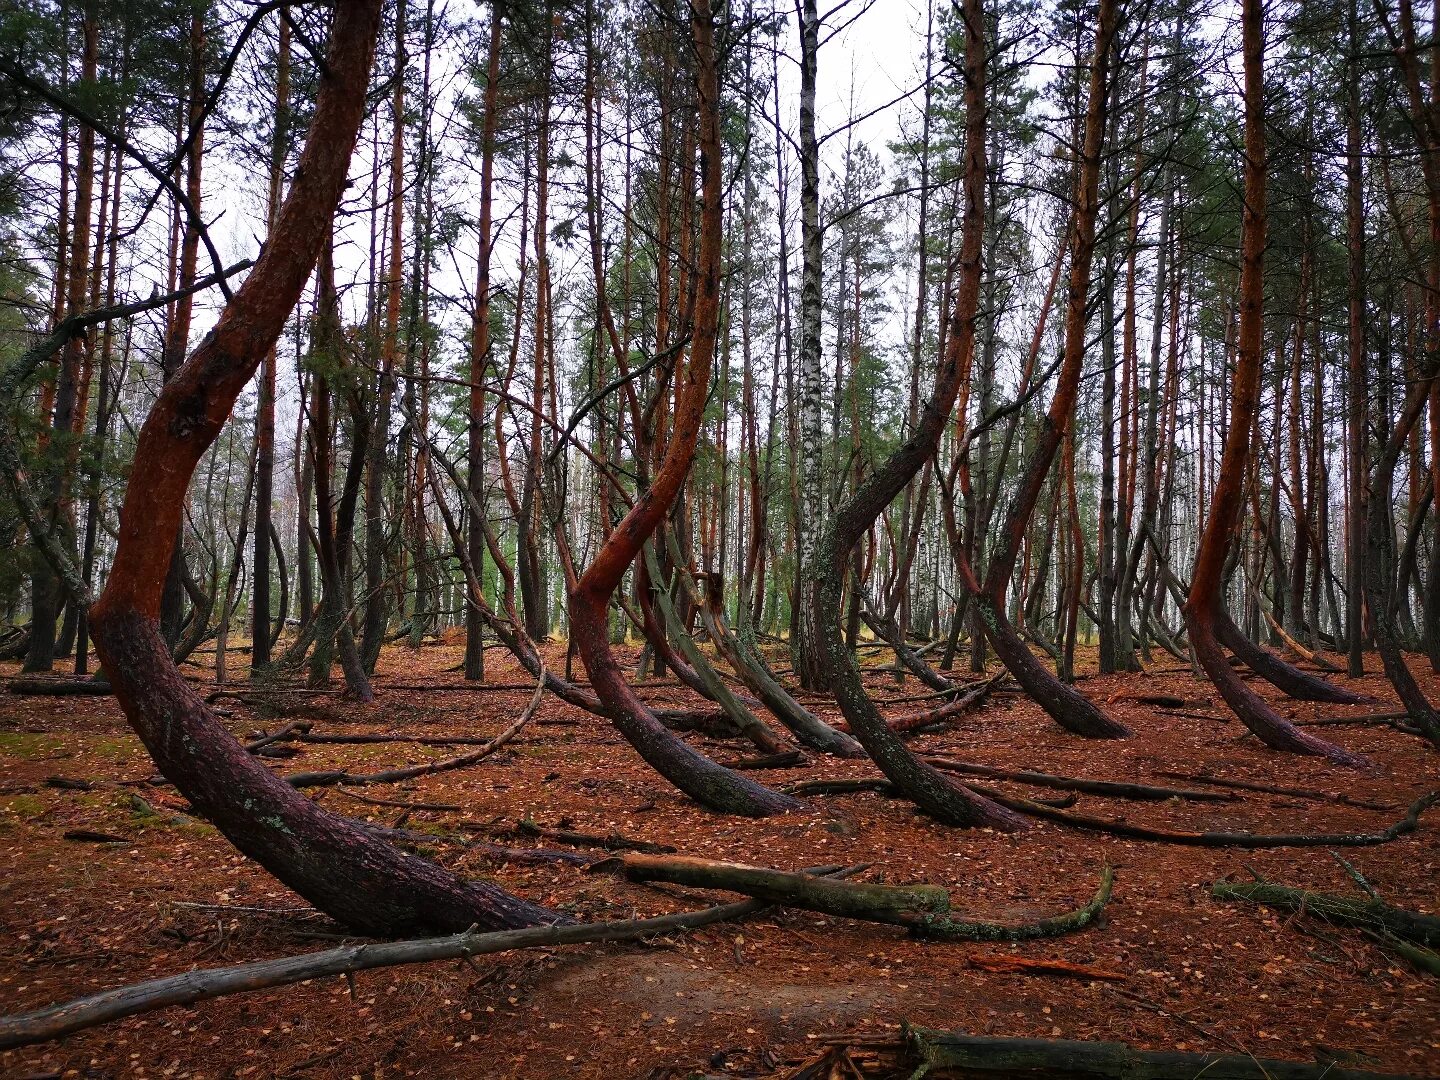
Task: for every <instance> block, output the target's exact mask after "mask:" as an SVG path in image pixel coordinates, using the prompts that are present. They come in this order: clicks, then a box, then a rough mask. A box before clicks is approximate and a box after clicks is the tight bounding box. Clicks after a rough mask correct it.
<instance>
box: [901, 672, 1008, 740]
mask: <svg viewBox="0 0 1440 1080" xmlns="http://www.w3.org/2000/svg"><path fill="white" fill-rule="evenodd" d="M1009 674H1010V673H1009V672H1008V671H1002V672H1000V673H999V674H998V675H992V676H990V678H988V679H985V680H984V681H983V682H979V683H975V684H973V685H972V686H971V688H970V689H969V690H967V691H966V692H965V693H963V694H961V695H960V696H959V697H957V698H956V699H955V700H954V701H947V702H946V703H945V704H944V705H937V706H936V707H935V708H933V709H921V710H919V711H918V712H909V713H904V714H902V715H900V716H892V717H890V718H889V719H888V720H886V721H885V723H886V725H887V726H888V727H889V728H890V730H891V731H896V732H905V731H914V730H916V729H917V728H923V727H929V726H930V725H931V724H938V723H942V722H943V721H945V720H950V719H953V718H954V717H956V716H959V715H960V714H961V713H963V712H965V711H966V710H968V709H970V708H971V707H972V706H974V705H978V704H979V703H980V702H982V701H984V700H985V699H986V698H988V697H989V696H990V693H991V691H993V690H994V689H995V686H996V684H997V683H999V682H1001V681H1002V680H1004V679H1005V678H1007V677H1008V676H1009ZM963 688H964V687H963V684H960V685H957V686H956V690H960V689H963Z"/></svg>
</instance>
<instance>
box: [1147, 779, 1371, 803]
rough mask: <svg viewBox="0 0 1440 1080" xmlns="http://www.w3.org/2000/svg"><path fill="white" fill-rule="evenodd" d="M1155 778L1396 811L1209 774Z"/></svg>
mask: <svg viewBox="0 0 1440 1080" xmlns="http://www.w3.org/2000/svg"><path fill="white" fill-rule="evenodd" d="M1156 775H1157V776H1163V777H1166V778H1167V779H1170V780H1187V781H1189V782H1190V783H1194V784H1212V785H1214V786H1215V787H1228V788H1237V789H1239V790H1240V791H1258V792H1260V793H1261V794H1264V795H1287V796H1289V797H1290V798H1294V799H1311V800H1315V801H1319V802H1333V803H1341V804H1342V805H1345V806H1358V807H1360V808H1361V809H1362V810H1385V811H1390V810H1394V809H1396V807H1395V804H1394V803H1382V802H1375V801H1373V800H1371V799H1356V798H1354V797H1352V796H1350V795H1334V794H1331V793H1330V792H1328V791H1316V790H1314V789H1313V788H1293V787H1281V786H1279V785H1277V784H1258V783H1256V782H1255V781H1253V780H1231V779H1228V778H1226V777H1224V776H1214V775H1212V774H1210V773H1186V772H1168V771H1167V772H1161V773H1157V774H1156Z"/></svg>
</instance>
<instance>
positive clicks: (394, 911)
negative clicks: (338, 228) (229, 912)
mask: <svg viewBox="0 0 1440 1080" xmlns="http://www.w3.org/2000/svg"><path fill="white" fill-rule="evenodd" d="M380 8H381V0H346V2H342V3H339V4H337V5H336V11H335V21H334V26H333V29H332V31H331V42H330V49H329V56H328V58H327V65H326V66H327V69H328V74H327V75H326V76H325V77H324V78H323V79H322V80H321V83H320V92H319V95H318V99H317V103H316V109H315V116H314V120H313V122H312V126H311V131H310V135H309V137H308V139H307V141H306V146H305V150H304V152H303V154H302V155H301V158H300V163H299V167H298V169H297V170H296V174H295V182H294V185H293V186H292V188H291V190H290V193H289V195H288V196H287V198H286V200H285V203H284V205H283V206H282V207H281V210H280V213H279V215H278V217H277V220H276V226H275V232H274V236H275V239H274V240H273V241H272V242H271V243H270V244H268V245H267V246H266V247H265V249H264V251H263V252H262V254H261V256H260V258H259V259H258V260H257V262H256V265H255V268H254V270H253V271H251V274H250V276H249V278H248V279H247V280H246V281H245V283H244V284H243V285H242V286H241V287H240V288H239V289H238V290H237V291H236V292H235V295H234V298H233V299H232V300H231V301H230V302H229V303H228V304H227V305H226V307H225V310H224V311H223V312H222V313H221V315H220V319H219V322H218V323H217V324H216V326H215V329H214V330H212V331H211V333H210V334H209V336H208V337H206V339H205V341H204V343H203V344H202V345H201V346H200V347H199V348H198V349H197V350H196V351H195V353H194V355H193V356H191V358H190V360H189V361H188V362H187V363H186V364H185V365H184V366H183V367H182V368H180V370H179V371H178V372H176V374H175V376H174V377H173V378H172V379H170V381H169V382H168V383H167V384H166V385H165V387H164V389H163V390H162V391H161V394H160V397H159V398H158V399H157V401H156V403H155V407H154V408H153V409H152V410H151V412H150V415H149V416H148V417H147V418H146V420H145V424H144V426H143V427H142V428H141V431H140V437H139V441H138V443H137V447H136V453H135V468H134V475H136V476H139V477H144V480H145V482H144V483H142V484H132V485H130V486H129V487H128V488H127V490H126V493H125V503H124V506H123V508H122V510H121V512H120V534H119V543H118V545H117V548H116V552H115V561H114V566H113V569H112V571H111V574H110V579H109V582H108V584H107V586H106V589H105V592H104V593H103V594H102V595H101V597H100V599H99V600H98V601H96V603H95V605H94V606H93V607H92V608H91V610H90V624H91V627H92V629H93V631H94V635H95V645H96V649H97V650H98V651H99V653H100V656H101V659H102V660H103V662H104V664H105V669H106V671H107V672H108V673H109V675H110V681H111V685H112V686H113V688H114V690H115V696H116V698H117V700H118V701H119V702H120V706H121V708H122V709H123V710H124V712H125V715H126V717H127V718H128V720H129V721H130V724H131V726H132V727H134V729H135V731H136V732H137V734H139V736H140V738H141V739H142V741H143V742H144V743H145V746H146V748H147V749H148V750H149V751H150V753H151V756H152V757H154V759H155V762H156V764H157V765H158V766H159V767H160V771H161V772H162V773H164V774H165V776H166V777H167V778H168V779H169V780H171V781H172V782H173V783H174V784H175V786H176V788H177V789H178V790H179V791H180V792H181V794H183V795H184V796H185V797H186V798H187V799H189V800H190V802H191V803H192V804H193V805H194V806H195V808H196V809H197V810H198V811H199V812H200V813H202V814H203V815H205V816H206V817H207V818H208V819H209V820H211V821H212V822H214V824H215V825H216V827H217V828H219V829H220V831H221V832H222V833H224V834H225V836H226V837H228V838H229V839H230V841H231V842H232V843H234V844H235V846H236V847H238V848H239V849H240V850H241V851H242V852H244V853H245V854H246V855H249V856H250V857H252V858H254V859H255V860H256V861H257V862H259V863H260V864H261V865H263V866H264V867H265V868H266V869H267V870H269V871H270V872H271V873H273V874H274V875H275V876H276V877H278V878H279V879H280V880H281V881H283V882H284V883H285V884H286V885H288V886H290V887H291V888H293V889H294V890H295V891H296V892H298V893H300V895H302V896H304V897H305V898H306V899H308V900H310V901H311V902H312V903H314V904H315V905H316V906H317V907H319V908H320V909H321V910H323V911H325V912H326V913H328V914H330V915H331V916H333V917H334V918H336V919H338V920H340V921H341V922H343V923H344V924H346V925H347V926H350V927H352V928H354V929H356V930H359V931H362V932H365V933H372V934H401V933H417V932H443V931H458V930H463V929H465V928H466V927H468V926H471V925H474V924H480V925H483V926H491V927H502V926H519V925H526V924H530V923H535V922H541V921H550V920H553V918H554V916H553V914H552V913H549V912H547V911H545V910H544V909H543V908H539V907H536V906H534V905H532V904H529V903H527V902H525V901H523V900H519V899H517V898H515V897H512V896H510V895H509V894H507V893H505V892H504V891H503V890H501V889H498V888H497V887H495V886H493V885H489V884H483V883H472V882H467V881H465V880H463V879H460V878H458V877H456V876H454V875H453V874H451V873H449V872H448V871H445V870H442V869H441V868H440V867H437V866H435V865H433V864H431V863H427V862H425V861H423V860H420V859H415V858H412V857H410V856H408V855H404V854H402V853H401V852H399V851H398V850H396V849H395V848H393V847H392V846H390V845H389V844H388V843H386V842H384V841H382V840H379V839H377V838H376V837H374V836H373V835H371V834H369V833H366V832H364V831H363V830H361V829H359V828H357V827H356V826H354V825H353V824H350V823H348V822H346V821H344V820H343V819H341V818H338V817H336V816H334V815H332V814H329V813H327V812H325V811H324V810H321V809H320V808H319V807H318V806H316V805H315V804H314V803H312V802H311V801H310V800H309V799H307V798H305V796H304V795H302V794H300V793H299V792H297V791H296V790H295V789H294V788H292V787H290V785H289V784H286V783H285V782H284V781H283V780H281V779H280V778H279V777H277V776H275V775H274V774H272V773H271V772H270V771H269V770H267V769H266V768H265V767H264V765H262V764H261V763H260V762H258V761H257V760H256V759H255V758H253V757H252V756H251V755H249V754H247V753H246V752H245V750H244V748H243V747H241V745H240V744H239V743H238V742H236V741H235V739H233V738H232V737H231V736H230V734H229V733H228V732H227V731H226V730H225V728H224V726H223V725H222V724H221V723H220V721H219V720H218V719H217V718H216V716H215V714H214V713H213V712H212V711H211V710H210V709H209V708H207V707H206V706H205V704H204V702H203V701H202V700H201V699H200V697H199V696H198V695H197V694H196V693H195V691H194V690H193V689H192V688H191V687H190V684H189V683H188V682H186V680H185V679H184V678H183V677H182V676H181V674H180V672H179V670H178V669H177V668H176V666H175V664H174V663H173V661H172V660H171V658H170V653H169V649H168V648H167V647H166V645H165V643H164V641H163V640H162V639H161V637H160V633H159V627H158V618H159V614H160V596H161V590H162V588H163V586H164V582H165V576H166V573H167V570H168V568H169V565H170V558H171V554H172V552H173V550H174V544H175V536H176V534H177V532H178V530H179V526H180V521H181V513H182V504H183V501H184V497H185V492H186V489H187V487H188V485H189V481H190V477H191V475H192V474H193V472H194V469H195V466H196V464H197V463H198V461H199V460H200V457H201V455H202V454H204V452H205V451H206V449H207V448H208V447H209V446H210V445H211V443H212V442H213V441H214V440H215V438H216V436H217V435H218V434H219V432H220V429H221V427H222V426H223V425H224V423H225V421H226V419H227V418H228V417H229V415H230V410H231V409H232V407H233V406H234V404H235V400H236V398H237V397H238V396H239V394H240V391H241V390H242V389H243V388H244V386H245V384H246V383H247V382H248V381H249V380H250V378H251V376H253V375H254V372H255V368H256V366H257V365H258V364H259V362H260V361H261V359H262V358H263V357H264V356H265V354H266V353H267V352H268V351H269V349H270V348H271V347H272V346H273V345H274V344H275V342H276V340H277V338H278V337H279V334H280V332H281V330H282V329H283V327H284V324H285V320H286V319H287V318H288V316H289V314H290V312H291V311H292V310H293V309H294V307H295V304H296V302H297V301H298V300H299V298H300V294H301V291H302V290H303V289H304V286H305V281H306V279H307V278H308V277H309V275H310V272H311V270H312V269H313V268H314V266H315V260H316V258H317V257H318V255H319V252H320V247H321V244H322V243H323V241H324V237H325V236H326V235H327V233H328V230H329V229H330V227H331V219H332V218H333V216H334V213H335V207H336V205H337V203H338V202H339V199H340V194H341V192H342V190H343V189H344V186H345V181H346V174H347V172H348V169H349V163H350V154H351V151H352V150H353V149H354V145H355V138H356V134H357V133H358V131H359V127H360V121H361V117H362V115H363V113H364V108H365V88H366V84H367V83H368V81H369V74H370V66H371V61H372V59H373V57H374V50H375V38H376V35H377V33H378V31H379V24H380Z"/></svg>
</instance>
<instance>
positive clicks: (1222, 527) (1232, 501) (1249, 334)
mask: <svg viewBox="0 0 1440 1080" xmlns="http://www.w3.org/2000/svg"><path fill="white" fill-rule="evenodd" d="M1241 25H1242V28H1243V40H1244V64H1245V197H1244V204H1245V210H1244V221H1243V226H1242V234H1241V264H1240V329H1239V338H1238V352H1239V355H1238V359H1237V361H1236V365H1235V373H1234V376H1233V378H1232V379H1231V384H1230V385H1231V396H1230V427H1229V430H1228V431H1227V432H1226V436H1225V448H1224V451H1223V454H1222V456H1221V459H1220V473H1219V479H1218V481H1217V482H1216V485H1215V492H1214V495H1213V497H1212V499H1211V502H1210V518H1209V520H1208V521H1207V522H1206V524H1205V532H1204V535H1203V537H1202V538H1201V541H1200V548H1199V551H1198V553H1197V554H1196V558H1195V575H1194V577H1193V578H1192V579H1191V582H1190V595H1189V596H1188V597H1187V598H1186V601H1185V625H1186V628H1187V629H1188V630H1189V634H1190V645H1191V648H1192V649H1194V651H1195V656H1196V659H1198V660H1199V662H1200V665H1201V666H1202V667H1203V668H1204V669H1205V673H1206V674H1207V675H1208V676H1209V677H1210V681H1211V682H1213V683H1214V684H1215V687H1216V689H1218V690H1219V691H1220V694H1221V696H1222V697H1223V698H1224V699H1225V701H1226V703H1227V704H1228V705H1229V706H1230V707H1231V708H1232V709H1234V710H1235V714H1236V715H1237V716H1238V717H1240V719H1241V721H1242V722H1243V723H1244V724H1245V726H1246V727H1248V728H1249V729H1250V730H1251V731H1252V732H1254V733H1255V734H1256V735H1257V736H1258V737H1259V738H1260V740H1261V741H1262V742H1264V743H1265V745H1266V746H1269V747H1271V748H1273V749H1276V750H1288V751H1290V752H1292V753H1299V754H1318V755H1321V756H1323V757H1326V758H1329V759H1330V760H1331V761H1334V762H1336V763H1338V764H1342V765H1352V766H1354V765H1360V764H1363V759H1361V758H1359V757H1357V756H1356V755H1354V754H1351V753H1350V752H1349V751H1347V750H1344V749H1342V748H1341V747H1339V746H1335V745H1333V744H1332V743H1328V742H1326V741H1325V740H1323V739H1317V738H1315V737H1314V736H1313V735H1309V734H1307V733H1305V732H1303V731H1301V730H1300V729H1299V728H1297V727H1296V726H1295V725H1294V724H1292V723H1290V722H1289V721H1288V720H1285V719H1284V718H1283V717H1281V716H1280V715H1279V714H1278V713H1277V712H1275V710H1274V709H1272V708H1270V706H1269V705H1268V704H1266V702H1265V701H1264V699H1262V698H1261V697H1260V696H1259V695H1258V694H1256V693H1255V692H1254V691H1253V690H1251V689H1250V688H1249V687H1248V686H1246V685H1245V683H1244V681H1243V680H1241V678H1240V676H1239V675H1238V674H1237V673H1236V671H1235V669H1234V668H1232V667H1231V666H1230V664H1229V661H1228V660H1227V659H1226V657H1225V654H1224V652H1223V651H1222V650H1221V648H1220V642H1219V640H1218V638H1217V635H1219V634H1221V633H1223V632H1225V627H1226V624H1227V623H1228V622H1229V616H1228V615H1227V614H1226V613H1225V612H1224V611H1223V610H1222V608H1223V597H1222V591H1223V588H1222V587H1223V584H1224V575H1225V561H1226V558H1227V556H1228V554H1229V552H1230V545H1231V537H1232V535H1233V534H1234V533H1235V531H1236V529H1237V528H1238V527H1239V525H1240V515H1241V511H1242V510H1243V508H1244V502H1245V477H1246V473H1247V471H1248V468H1249V464H1250V440H1251V437H1252V431H1253V430H1254V427H1255V418H1256V415H1257V414H1258V412H1259V408H1260V375H1261V366H1262V361H1263V355H1262V353H1263V348H1264V310H1263V304H1264V297H1265V279H1264V262H1263V260H1264V256H1265V227H1266V216H1265V180H1266V177H1265V169H1266V166H1265V103H1264V96H1263V95H1264V86H1263V70H1262V64H1263V55H1264V27H1263V25H1262V4H1261V0H1243V7H1242V12H1241Z"/></svg>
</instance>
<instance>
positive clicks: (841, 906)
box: [597, 854, 950, 922]
mask: <svg viewBox="0 0 1440 1080" xmlns="http://www.w3.org/2000/svg"><path fill="white" fill-rule="evenodd" d="M607 863H608V860H607ZM606 865H607V864H606V863H601V864H597V868H600V867H606ZM618 865H619V868H620V871H621V873H622V874H623V875H624V876H625V877H626V878H628V879H629V880H631V881H640V882H650V881H663V882H667V883H668V884H671V885H686V886H689V887H691V888H697V889H724V890H726V891H727V892H739V893H745V894H746V895H747V896H753V897H755V898H756V899H757V900H765V901H768V902H770V903H773V904H785V905H787V906H790V907H799V908H805V909H806V910H808V911H822V912H824V913H826V914H828V915H840V916H843V917H845V918H851V919H867V920H870V921H880V922H895V921H898V920H899V919H900V917H901V916H903V915H907V914H914V913H920V912H937V913H938V912H944V911H948V910H949V909H950V894H949V893H948V892H947V891H946V890H945V889H942V888H941V887H940V886H938V885H903V886H896V885H872V884H869V883H867V882H863V881H832V880H830V879H828V878H817V877H815V876H813V875H811V874H805V873H797V872H793V871H789V870H771V869H767V868H765V867H760V866H747V865H745V864H744V863H731V862H719V861H717V860H714V859H697V858H692V857H690V856H686V855H668V856H666V855H641V854H634V855H622V856H620V858H619V862H618Z"/></svg>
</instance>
